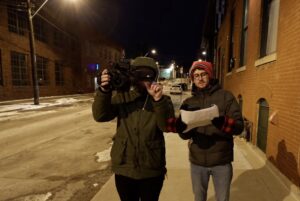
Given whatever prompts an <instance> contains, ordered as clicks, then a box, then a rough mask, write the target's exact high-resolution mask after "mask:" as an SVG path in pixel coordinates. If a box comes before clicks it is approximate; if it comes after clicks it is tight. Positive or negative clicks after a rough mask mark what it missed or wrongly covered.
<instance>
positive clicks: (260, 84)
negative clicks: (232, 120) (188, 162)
mask: <svg viewBox="0 0 300 201" xmlns="http://www.w3.org/2000/svg"><path fill="white" fill-rule="evenodd" d="M299 12H300V1H295V0H293V1H285V0H271V1H267V0H265V1H264V0H216V1H210V4H209V6H208V15H207V16H208V17H209V18H208V19H209V20H207V21H206V25H205V30H204V34H203V37H204V39H203V42H202V46H201V47H202V49H206V50H207V51H208V53H209V56H208V58H209V59H211V60H213V62H214V64H215V67H216V76H217V77H218V78H219V79H220V80H221V83H222V84H223V86H224V88H225V89H228V90H230V91H232V92H233V93H234V95H235V96H236V98H237V99H238V101H239V103H240V106H241V108H242V112H243V115H244V117H245V118H246V119H247V120H248V122H249V125H250V126H251V129H250V132H251V135H250V136H249V141H250V142H251V143H253V144H254V145H256V146H257V147H258V148H259V149H260V150H261V151H262V153H264V154H265V155H266V157H267V158H268V159H269V160H270V161H271V162H272V163H273V164H274V165H275V166H276V167H277V168H278V169H279V170H280V171H281V172H282V173H283V174H284V175H285V176H286V177H288V178H289V180H290V181H292V182H293V183H294V184H295V185H297V186H298V187H299V186H300V176H299V175H300V127H299V125H300V95H299V94H300V93H299V88H300V54H299V52H300V39H299V34H300V15H299ZM212 18H214V23H210V22H212Z"/></svg>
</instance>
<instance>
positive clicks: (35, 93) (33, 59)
mask: <svg viewBox="0 0 300 201" xmlns="http://www.w3.org/2000/svg"><path fill="white" fill-rule="evenodd" d="M27 14H28V24H29V42H30V59H31V76H32V86H33V102H34V104H35V105H39V104H40V101H39V85H38V81H37V69H36V68H37V65H36V53H35V43H34V30H33V22H32V18H33V16H32V15H31V2H30V0H27Z"/></svg>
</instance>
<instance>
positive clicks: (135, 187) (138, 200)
mask: <svg viewBox="0 0 300 201" xmlns="http://www.w3.org/2000/svg"><path fill="white" fill-rule="evenodd" d="M115 183H116V187H117V191H118V193H119V196H120V198H121V201H158V198H159V194H160V191H161V189H162V186H163V183H164V175H162V176H159V177H152V178H147V179H138V180H137V179H132V178H129V177H125V176H122V175H115Z"/></svg>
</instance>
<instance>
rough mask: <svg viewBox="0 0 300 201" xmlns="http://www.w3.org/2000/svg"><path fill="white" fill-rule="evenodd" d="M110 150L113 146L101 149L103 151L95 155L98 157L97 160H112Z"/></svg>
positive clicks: (99, 161)
mask: <svg viewBox="0 0 300 201" xmlns="http://www.w3.org/2000/svg"><path fill="white" fill-rule="evenodd" d="M110 150H111V147H110V148H108V149H106V150H104V151H101V152H97V153H96V154H95V156H96V157H97V158H98V159H97V160H96V161H97V162H98V163H101V162H105V161H110V159H111V158H110Z"/></svg>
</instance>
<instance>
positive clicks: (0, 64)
mask: <svg viewBox="0 0 300 201" xmlns="http://www.w3.org/2000/svg"><path fill="white" fill-rule="evenodd" d="M0 85H2V86H3V74H2V54H1V50H0Z"/></svg>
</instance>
